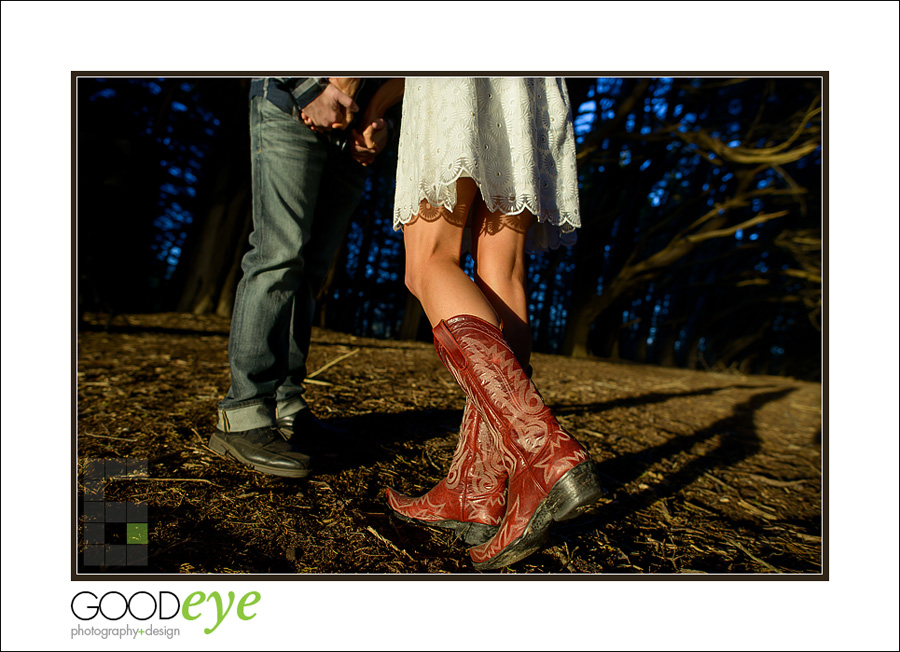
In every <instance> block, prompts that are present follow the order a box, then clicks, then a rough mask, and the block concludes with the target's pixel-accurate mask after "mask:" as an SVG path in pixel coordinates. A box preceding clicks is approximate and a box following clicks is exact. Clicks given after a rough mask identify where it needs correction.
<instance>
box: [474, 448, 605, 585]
mask: <svg viewBox="0 0 900 652" xmlns="http://www.w3.org/2000/svg"><path fill="white" fill-rule="evenodd" d="M602 495H603V489H602V488H601V487H600V482H599V481H598V480H597V475H596V472H595V470H594V463H593V462H592V461H587V462H582V463H581V464H579V465H578V466H576V467H574V468H572V469H571V470H569V471H568V472H567V473H566V474H565V475H564V476H563V477H561V478H560V479H559V480H557V482H556V484H555V485H553V488H552V489H550V492H549V493H548V494H547V497H546V498H544V500H543V502H542V503H541V504H540V505H538V508H537V509H536V510H535V511H534V514H532V516H531V519H530V520H529V521H528V525H527V526H526V528H525V532H524V533H522V534H521V535H520V536H519V537H518V538H517V539H515V540H513V542H512V543H510V544H509V545H508V546H506V547H505V548H504V549H503V550H501V551H500V552H499V553H498V554H496V555H494V556H493V557H491V558H490V559H487V560H485V561H482V562H473V564H474V566H475V568H476V569H478V570H488V569H492V568H503V567H504V566H509V565H510V564H514V563H516V562H517V561H520V560H522V559H525V557H527V556H528V555H530V554H532V553H533V552H536V551H537V550H539V549H540V548H541V546H543V545H544V544H545V543H546V542H547V536H548V534H549V532H550V526H551V525H552V524H553V522H554V521H567V520H570V519H573V518H575V517H576V516H578V513H579V510H581V508H583V507H587V506H589V505H592V504H593V503H595V502H596V501H597V500H598V499H599V498H600V497H601V496H602Z"/></svg>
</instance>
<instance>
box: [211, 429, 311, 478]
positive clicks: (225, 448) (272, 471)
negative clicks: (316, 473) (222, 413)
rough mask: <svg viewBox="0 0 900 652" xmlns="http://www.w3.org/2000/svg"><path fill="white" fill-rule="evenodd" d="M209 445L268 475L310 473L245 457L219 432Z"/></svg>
mask: <svg viewBox="0 0 900 652" xmlns="http://www.w3.org/2000/svg"><path fill="white" fill-rule="evenodd" d="M208 447H209V449H210V450H211V451H213V452H214V453H218V454H219V455H221V456H222V457H224V458H226V459H232V460H234V461H236V462H240V463H241V464H243V465H244V466H249V467H250V468H251V469H253V470H254V471H259V472H260V473H265V474H267V475H277V476H279V477H282V478H305V477H306V476H308V475H309V474H310V470H309V469H280V468H275V467H271V466H266V465H265V464H258V463H256V462H251V461H250V460H247V459H244V458H243V457H241V455H240V454H239V453H238V452H237V451H236V450H235V449H234V448H233V447H232V446H230V445H229V444H228V443H227V442H224V441H222V439H220V438H219V437H218V435H217V434H213V435H212V436H211V437H210V438H209V444H208Z"/></svg>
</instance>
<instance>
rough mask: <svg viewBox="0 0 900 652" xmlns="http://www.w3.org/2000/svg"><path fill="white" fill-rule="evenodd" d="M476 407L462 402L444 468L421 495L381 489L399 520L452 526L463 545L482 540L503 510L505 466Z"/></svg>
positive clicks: (493, 531)
mask: <svg viewBox="0 0 900 652" xmlns="http://www.w3.org/2000/svg"><path fill="white" fill-rule="evenodd" d="M498 453H499V452H498V451H497V450H496V449H495V448H494V447H493V446H492V442H491V435H490V433H489V431H488V428H487V426H486V425H485V423H484V421H483V420H482V419H481V417H480V416H479V415H478V411H477V410H475V409H474V408H473V407H472V404H471V403H470V402H468V401H467V402H466V409H465V411H464V412H463V421H462V426H461V427H460V431H459V443H458V444H457V446H456V451H455V452H454V453H453V461H452V462H451V464H450V472H449V474H448V475H447V477H446V478H444V479H443V480H441V481H440V482H439V483H438V484H437V486H435V487H434V488H433V489H432V490H431V491H429V492H428V493H426V494H425V495H424V496H419V497H418V498H412V497H410V496H404V495H402V494H399V493H397V492H396V491H394V490H393V489H391V488H390V487H389V488H388V489H387V499H388V504H389V505H390V506H391V509H393V510H394V512H396V513H397V516H399V517H400V518H402V519H403V520H405V521H410V522H412V523H416V524H419V525H434V526H437V527H442V528H447V529H450V530H454V531H455V532H456V535H457V536H458V537H459V538H460V539H463V540H464V541H465V542H466V543H469V544H471V545H476V544H479V543H484V542H485V541H487V540H488V539H490V538H491V537H492V536H494V534H496V533H497V526H498V525H499V524H500V521H501V520H502V519H503V514H504V512H505V511H506V470H505V469H503V468H502V466H500V464H499V462H500V459H499V454H498Z"/></svg>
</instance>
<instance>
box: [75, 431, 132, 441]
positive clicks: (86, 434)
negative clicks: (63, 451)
mask: <svg viewBox="0 0 900 652" xmlns="http://www.w3.org/2000/svg"><path fill="white" fill-rule="evenodd" d="M81 436H82V437H97V438H98V439H118V440H119V441H137V439H128V438H127V437H113V436H112V435H92V434H90V433H87V432H83V433H81Z"/></svg>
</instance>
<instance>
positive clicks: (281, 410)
mask: <svg viewBox="0 0 900 652" xmlns="http://www.w3.org/2000/svg"><path fill="white" fill-rule="evenodd" d="M308 407H309V406H308V405H307V404H306V401H304V400H303V397H302V396H300V395H296V396H291V397H290V398H286V399H284V400H280V401H278V403H277V404H276V406H275V418H276V419H280V418H282V417H289V416H292V415H294V414H297V413H298V412H299V411H300V410H305V409H306V408H308Z"/></svg>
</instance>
